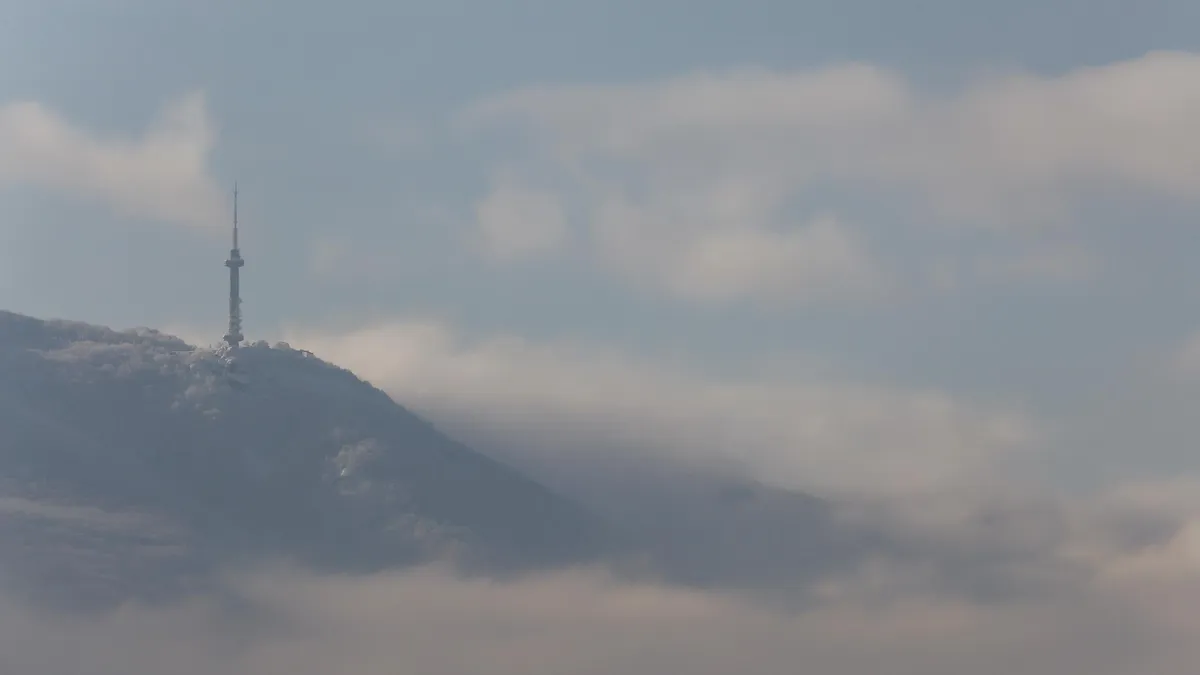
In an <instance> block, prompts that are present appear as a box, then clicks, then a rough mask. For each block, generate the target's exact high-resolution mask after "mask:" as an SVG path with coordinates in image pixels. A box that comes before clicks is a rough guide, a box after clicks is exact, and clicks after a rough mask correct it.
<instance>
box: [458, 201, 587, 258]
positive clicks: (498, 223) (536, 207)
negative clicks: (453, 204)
mask: <svg viewBox="0 0 1200 675" xmlns="http://www.w3.org/2000/svg"><path fill="white" fill-rule="evenodd" d="M475 220H476V230H475V235H476V241H477V243H478V247H479V249H480V250H481V252H482V253H483V254H484V255H487V256H489V257H491V258H493V259H496V260H501V261H512V260H517V259H522V258H531V257H537V256H539V255H543V254H546V253H550V252H553V251H555V250H556V249H558V248H560V247H561V246H562V245H563V244H564V243H565V241H566V238H567V216H566V212H565V211H564V209H563V206H562V204H561V203H560V202H559V199H558V197H557V196H556V195H555V194H553V193H549V192H545V191H541V190H536V189H532V188H529V187H525V186H522V185H519V184H514V183H512V182H511V181H502V182H500V183H499V184H498V185H496V186H494V187H493V188H492V191H491V192H490V193H489V194H488V195H487V196H486V197H484V198H483V199H482V200H481V201H480V202H479V204H478V205H477V206H476V209H475Z"/></svg>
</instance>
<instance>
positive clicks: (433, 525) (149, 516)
mask: <svg viewBox="0 0 1200 675" xmlns="http://www.w3.org/2000/svg"><path fill="white" fill-rule="evenodd" d="M114 514H121V515H120V517H117V516H116V515H114ZM46 523H52V524H53V527H49V526H43V525H45V524H46ZM100 533H105V534H100ZM122 537H123V539H122ZM604 537H605V535H604V528H603V527H602V526H601V525H600V524H599V522H598V521H597V520H595V519H594V518H593V517H592V516H591V515H590V514H589V513H588V512H587V511H585V510H584V509H583V508H581V507H579V506H577V505H576V504H575V503H574V502H572V501H570V500H568V499H565V498H563V497H560V496H559V495H557V494H555V493H554V492H552V491H551V490H549V489H547V488H546V487H543V486H542V485H541V484H539V483H537V482H535V481H533V480H531V479H529V478H526V477H525V476H524V475H522V474H520V473H519V472H517V471H516V470H514V469H512V468H510V467H508V466H507V465H504V464H501V463H499V462H496V461H493V460H492V459H489V458H487V457H485V456H483V455H481V454H479V453H477V452H474V451H472V450H471V449H469V448H467V447H465V446H463V445H461V444H459V443H457V442H455V441H453V440H451V439H449V438H447V437H446V436H445V435H443V434H441V433H440V432H439V431H438V430H437V429H435V428H434V427H433V426H432V425H430V424H429V423H427V422H425V421H424V420H422V419H420V418H419V417H417V416H416V415H414V414H412V413H410V412H409V411H407V410H405V409H404V408H402V407H401V406H399V405H397V404H396V403H395V402H394V401H392V400H391V399H390V398H389V397H388V396H387V395H386V394H384V393H383V392H382V391H380V390H378V389H376V388H375V387H372V386H371V385H370V384H368V383H366V382H364V381H363V380H361V379H359V378H358V377H356V376H355V375H354V374H352V373H351V372H349V371H347V370H345V369H342V368H339V367H337V366H334V365H332V364H329V363H327V362H325V361H322V360H321V359H319V358H317V357H316V356H314V355H312V354H311V353H309V352H306V351H303V350H296V349H292V348H291V347H289V346H288V345H286V344H282V343H279V344H276V345H273V346H272V345H268V344H267V343H265V342H258V343H253V344H250V345H247V346H244V347H241V348H239V349H237V350H230V349H229V348H228V347H224V346H222V347H217V348H198V347H194V346H191V345H188V344H187V343H185V342H183V341H182V340H180V339H178V338H175V337H171V336H169V335H166V334H163V333H160V332H158V331H154V330H147V329H139V330H134V331H114V330H110V329H108V328H103V327H97V326H92V325H88V324H83V323H77V322H67V321H43V320H39V319H35V318H31V317H27V316H22V315H18V314H13V313H9V312H3V311H0V573H4V574H8V575H14V574H15V575H17V579H18V580H21V579H24V577H23V576H22V575H25V574H30V573H33V574H37V575H46V574H51V572H50V571H47V570H46V569H45V568H44V566H42V565H40V564H33V563H31V562H30V561H32V560H35V559H38V560H42V559H44V557H43V556H42V555H41V553H44V551H30V550H29V549H30V547H38V546H41V547H53V548H54V549H55V551H56V553H55V559H56V560H62V561H74V562H64V563H63V569H57V568H56V570H57V571H53V574H61V575H80V574H82V575H84V576H87V575H89V574H91V575H93V576H95V574H97V573H95V572H94V570H91V569H88V565H89V564H92V563H96V560H100V559H102V560H107V561H108V563H106V564H107V565H108V566H110V567H123V568H130V564H131V563H130V561H125V562H120V560H121V559H122V558H121V556H122V555H125V553H127V552H128V551H129V550H130V546H135V544H136V546H141V547H143V548H145V549H146V550H148V551H149V550H152V551H154V552H155V553H154V554H155V555H156V556H158V558H156V559H162V560H170V561H173V562H171V563H170V565H167V567H171V565H174V566H180V565H182V566H183V567H189V566H194V565H196V564H198V563H197V561H198V560H201V559H202V558H204V556H205V555H216V554H219V555H220V556H222V557H221V559H228V555H229V554H236V555H244V556H252V555H257V554H263V555H273V556H284V557H287V558H291V559H297V560H300V561H302V562H304V563H306V564H310V565H315V566H319V567H322V568H327V569H341V570H364V571H365V570H370V569H381V568H386V567H394V566H399V565H406V564H411V563H417V562H422V561H427V560H430V559H435V558H437V559H446V558H450V559H453V560H456V561H458V562H460V563H462V564H464V565H467V566H470V567H476V568H482V569H519V568H523V567H527V566H540V565H545V564H557V563H563V562H570V561H573V560H579V559H583V558H586V557H589V556H591V555H594V554H596V553H597V552H599V551H600V550H601V549H602V546H603V544H602V543H601V541H602V540H603V539H604ZM98 539H99V540H103V541H104V542H107V543H106V545H108V544H112V542H115V541H118V540H120V541H123V542H125V544H122V545H119V546H116V547H115V548H112V549H110V550H109V551H108V553H106V554H105V555H99V554H97V553H96V550H97V549H96V545H97V544H96V541H97V540H98ZM129 542H134V543H133V544H130V543H129ZM136 546H135V547H136ZM60 549H61V550H60ZM63 550H65V551H68V552H69V555H64V554H63ZM122 552H124V553H122ZM110 553H111V555H110ZM80 556H82V557H83V558H84V559H86V560H85V561H84V562H79V560H80ZM114 556H115V557H114ZM139 560H142V558H139ZM87 561H91V562H87ZM114 561H115V562H114ZM97 564H99V563H97ZM134 567H136V566H134ZM156 569H157V568H156ZM172 569H174V568H172ZM101 576H103V575H101ZM22 583H23V582H22Z"/></svg>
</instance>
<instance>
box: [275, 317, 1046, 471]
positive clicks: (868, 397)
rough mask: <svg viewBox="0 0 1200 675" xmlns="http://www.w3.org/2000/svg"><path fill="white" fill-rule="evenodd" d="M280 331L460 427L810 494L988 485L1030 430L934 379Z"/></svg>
mask: <svg viewBox="0 0 1200 675" xmlns="http://www.w3.org/2000/svg"><path fill="white" fill-rule="evenodd" d="M283 337H284V339H286V340H287V341H288V342H289V343H291V344H293V345H296V346H299V347H303V348H306V349H310V350H312V351H314V352H315V353H316V354H317V355H318V356H321V357H322V358H326V359H328V360H330V361H333V362H335V363H338V364H339V365H342V366H345V367H348V368H350V369H351V370H353V371H354V372H356V373H358V374H359V375H360V376H362V377H365V378H366V379H368V380H370V381H372V382H373V383H374V384H376V385H377V386H380V387H381V388H383V389H385V390H386V391H388V392H389V393H390V394H392V396H393V397H394V398H396V400H398V401H401V402H403V403H404V404H405V405H409V406H412V407H413V408H414V409H416V410H418V411H421V412H422V413H425V414H427V415H428V416H430V417H431V419H433V421H434V422H437V423H443V422H452V423H453V428H451V429H450V430H451V431H452V432H453V433H455V434H456V435H458V436H460V437H462V438H463V440H465V441H467V442H469V443H474V442H476V441H479V442H481V443H484V444H486V445H498V444H499V445H519V446H523V447H527V448H542V449H545V451H546V452H565V451H569V449H570V448H571V447H573V446H579V445H581V444H589V443H590V444H592V445H593V446H597V445H598V446H602V447H607V448H610V449H612V450H613V451H614V452H615V451H618V450H619V449H623V448H624V449H628V448H638V449H642V450H644V451H649V452H663V453H666V454H668V455H674V456H680V453H682V455H681V456H682V457H684V458H687V459H689V460H691V461H693V462H701V463H704V462H708V463H715V464H731V463H732V464H740V465H742V466H745V467H748V468H749V469H750V470H751V471H752V473H754V474H755V475H757V476H766V477H770V478H771V480H772V481H773V482H776V483H780V484H785V485H789V486H792V487H802V488H806V489H816V490H820V491H830V490H832V491H835V492H836V491H841V490H848V491H858V490H867V491H884V492H906V491H914V490H915V491H920V490H926V489H934V488H938V487H942V486H945V485H960V484H964V483H972V482H987V481H988V480H989V477H990V476H993V475H994V472H995V471H996V470H997V467H1000V466H1006V465H1008V464H1009V463H1011V462H1014V461H1015V459H1016V458H1017V457H1020V456H1022V454H1023V451H1024V450H1026V449H1027V448H1028V447H1030V444H1031V443H1034V442H1035V439H1036V437H1037V431H1036V425H1035V424H1034V422H1033V421H1031V420H1030V419H1028V418H1027V417H1025V416H1024V415H1022V414H1020V413H1018V412H1014V411H1008V410H997V409H989V408H987V407H983V406H973V405H970V404H968V403H964V402H962V401H958V400H956V399H954V398H953V397H951V396H949V395H947V394H944V393H941V392H936V391H920V390H905V389H899V388H892V387H886V386H877V385H868V384H855V383H844V382H837V381H819V380H810V381H800V380H796V379H791V378H783V377H782V376H780V377H775V378H765V379H759V380H755V379H726V378H716V377H708V376H705V375H703V374H699V373H697V372H694V371H691V370H688V369H684V368H680V367H672V366H668V365H661V364H655V363H649V362H644V361H639V360H637V359H633V358H630V357H628V356H626V355H623V354H620V353H617V352H614V351H612V350H605V349H601V348H598V347H592V346H586V345H571V344H536V343H531V342H529V341H527V340H523V339H520V338H517V337H512V336H499V337H494V338H490V339H482V340H478V341H475V342H471V343H468V342H465V341H463V340H461V339H460V338H459V337H457V336H456V335H455V334H454V333H453V331H452V330H451V329H450V328H449V327H448V326H446V325H444V324H441V323H438V322H431V321H413V322H399V321H397V322H384V323H379V324H374V325H371V326H368V327H364V328H361V329H359V330H354V331H350V332H347V333H343V334H328V333H324V332H321V331H311V330H303V329H299V328H296V329H290V330H287V331H285V333H284V336H283Z"/></svg>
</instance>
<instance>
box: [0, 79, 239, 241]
mask: <svg viewBox="0 0 1200 675" xmlns="http://www.w3.org/2000/svg"><path fill="white" fill-rule="evenodd" d="M215 137H216V132H215V130H214V129H213V125H212V123H211V121H210V120H209V115H208V110H207V107H206V103H205V99H204V96H203V94H200V93H192V94H188V95H187V96H184V97H182V98H180V99H178V100H176V101H174V102H172V103H171V104H169V105H167V106H166V107H165V108H164V109H163V110H162V111H161V113H160V115H159V116H158V119H156V120H155V121H154V123H153V124H152V125H151V126H150V128H149V129H147V130H146V131H145V133H143V134H142V135H141V137H140V138H132V139H131V138H119V137H112V136H108V137H106V136H102V135H100V134H98V133H96V132H93V131H91V130H87V129H83V128H80V127H78V126H76V125H74V124H72V123H71V122H70V121H69V120H66V119H64V118H63V117H62V115H60V114H59V113H57V112H55V111H53V110H50V109H48V108H47V107H45V106H44V105H43V104H41V103H38V102H35V101H21V102H13V103H8V104H5V105H3V106H0V182H3V183H13V184H18V185H27V186H38V187H42V188H46V189H50V190H54V191H57V192H61V193H65V194H69V195H72V196H75V197H82V198H86V199H91V200H96V201H99V202H102V203H104V204H106V205H107V206H109V207H110V208H112V209H114V210H116V211H117V212H118V213H120V214H121V215H125V216H130V217H138V218H147V219H151V220H160V221H164V222H170V223H176V224H181V225H186V226H192V227H206V228H209V227H224V226H225V223H227V221H228V218H227V216H226V214H225V207H224V203H225V202H224V199H223V197H222V194H221V190H220V189H219V188H218V187H217V186H216V185H215V184H214V182H213V180H212V178H211V176H210V175H209V169H208V165H207V164H208V155H209V152H210V150H211V149H212V147H213V143H214V141H215Z"/></svg>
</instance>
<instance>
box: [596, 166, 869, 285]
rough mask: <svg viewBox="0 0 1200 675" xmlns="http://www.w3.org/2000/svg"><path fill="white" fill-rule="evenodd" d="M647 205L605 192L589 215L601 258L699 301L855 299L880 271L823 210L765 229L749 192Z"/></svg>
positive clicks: (854, 237) (731, 189)
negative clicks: (796, 222)
mask: <svg viewBox="0 0 1200 675" xmlns="http://www.w3.org/2000/svg"><path fill="white" fill-rule="evenodd" d="M723 187H724V188H725V189H724V190H720V189H712V190H709V191H707V192H706V193H705V194H703V195H699V194H697V195H695V196H694V197H693V198H686V199H677V200H667V199H663V200H659V201H656V202H655V203H652V204H642V205H638V204H634V203H631V202H629V201H627V200H626V199H624V198H613V199H610V200H608V201H607V202H606V203H605V204H603V205H602V206H601V207H600V208H599V209H598V211H597V213H596V214H595V220H594V225H595V231H596V242H597V244H598V246H599V250H600V251H601V252H602V254H603V255H604V256H605V259H606V260H607V261H608V263H609V264H610V265H611V266H613V267H615V269H617V270H618V271H619V272H620V273H622V274H623V275H625V276H626V277H627V278H629V279H631V280H633V281H634V282H635V283H639V284H644V285H650V286H651V287H660V288H662V289H664V290H666V291H667V292H669V293H671V294H672V295H674V296H676V297H680V298H684V299H688V300H692V301H697V302H704V303H728V302H731V301H737V300H746V299H748V300H752V301H764V302H767V303H781V302H788V301H791V302H793V303H813V302H819V301H826V300H830V299H834V298H846V297H854V296H857V297H864V296H870V295H873V294H876V293H878V292H879V291H880V290H882V288H883V284H882V281H883V275H882V273H881V272H880V270H879V269H878V265H877V263H876V261H875V260H873V258H872V256H871V254H870V253H869V252H868V251H867V249H866V246H865V245H864V244H863V243H862V241H861V237H859V236H858V234H857V233H856V232H854V231H853V230H851V229H850V228H849V227H848V226H846V225H845V224H843V223H841V222H839V221H838V220H836V219H835V218H833V217H831V216H821V217H818V218H816V219H815V220H813V221H812V222H810V223H808V224H805V225H802V226H799V227H790V228H786V229H783V228H772V227H770V226H769V224H768V216H767V215H766V214H764V213H761V212H758V211H760V210H761V208H760V205H761V202H759V201H758V199H757V197H758V196H759V192H760V191H759V190H757V189H755V188H753V187H751V188H750V189H746V190H743V189H740V187H739V186H730V185H726V186H723Z"/></svg>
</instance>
